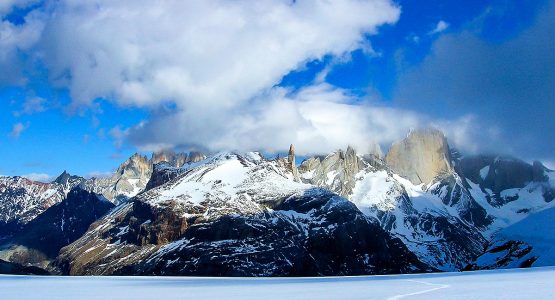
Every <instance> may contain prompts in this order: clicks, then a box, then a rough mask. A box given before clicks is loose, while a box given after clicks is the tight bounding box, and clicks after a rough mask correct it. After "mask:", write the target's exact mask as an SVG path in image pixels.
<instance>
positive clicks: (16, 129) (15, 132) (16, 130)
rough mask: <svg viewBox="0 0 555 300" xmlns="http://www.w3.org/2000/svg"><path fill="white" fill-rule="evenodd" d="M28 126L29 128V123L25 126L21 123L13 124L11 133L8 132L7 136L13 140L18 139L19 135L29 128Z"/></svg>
mask: <svg viewBox="0 0 555 300" xmlns="http://www.w3.org/2000/svg"><path fill="white" fill-rule="evenodd" d="M29 126H30V123H29V122H27V123H25V124H23V123H21V122H18V123H15V124H14V125H13V127H12V131H11V132H10V134H9V136H10V137H11V138H13V139H18V138H19V137H20V136H21V133H23V131H25V130H26V129H27V128H29Z"/></svg>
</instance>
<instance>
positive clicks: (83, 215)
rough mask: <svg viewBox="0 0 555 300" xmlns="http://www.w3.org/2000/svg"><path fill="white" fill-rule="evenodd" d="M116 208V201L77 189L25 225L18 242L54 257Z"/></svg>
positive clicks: (17, 238) (16, 239)
mask: <svg viewBox="0 0 555 300" xmlns="http://www.w3.org/2000/svg"><path fill="white" fill-rule="evenodd" d="M113 207H114V204H112V203H110V202H109V201H106V200H101V199H99V198H98V196H97V195H95V194H94V193H90V192H87V191H84V190H82V189H80V188H75V189H73V190H72V191H71V192H69V194H68V195H67V198H66V199H65V200H63V201H62V202H60V203H59V204H56V205H54V206H52V207H51V208H49V209H48V210H46V211H45V212H44V213H43V214H41V215H40V216H38V217H37V218H36V219H34V220H33V221H31V222H29V223H28V224H27V225H25V227H23V229H22V232H21V233H20V234H19V235H18V236H17V237H16V238H15V242H16V243H18V244H20V245H25V246H27V247H29V248H33V249H37V250H40V251H41V252H43V253H45V254H46V255H47V256H49V257H55V256H56V255H58V251H60V249H61V248H62V247H63V246H65V245H68V244H71V243H72V242H73V241H75V240H77V239H78V238H80V237H81V236H82V235H83V234H84V233H85V232H86V231H87V229H88V228H89V226H90V225H91V224H92V223H93V222H94V221H96V220H98V219H99V218H100V217H102V216H103V215H104V214H106V213H107V212H108V211H109V210H110V209H112V208H113Z"/></svg>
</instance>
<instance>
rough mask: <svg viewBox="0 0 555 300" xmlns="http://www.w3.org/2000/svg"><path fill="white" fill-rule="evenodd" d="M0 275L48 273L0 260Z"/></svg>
mask: <svg viewBox="0 0 555 300" xmlns="http://www.w3.org/2000/svg"><path fill="white" fill-rule="evenodd" d="M0 274H12V275H49V274H50V273H48V271H46V270H43V269H41V268H37V267H27V266H22V265H20V264H16V263H11V262H8V261H5V260H1V259H0Z"/></svg>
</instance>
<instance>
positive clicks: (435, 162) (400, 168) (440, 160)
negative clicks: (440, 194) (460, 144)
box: [385, 129, 452, 184]
mask: <svg viewBox="0 0 555 300" xmlns="http://www.w3.org/2000/svg"><path fill="white" fill-rule="evenodd" d="M385 161H386V163H387V164H388V165H389V166H390V167H391V169H392V170H393V171H394V172H395V173H397V174H399V175H400V176H402V177H405V178H406V179H408V180H410V181H411V182H412V183H414V184H421V183H424V184H429V183H430V182H432V181H433V180H434V179H436V178H437V177H438V176H441V175H445V174H449V173H450V172H451V169H452V166H451V152H450V150H449V145H448V144H447V139H446V138H445V136H444V135H443V133H442V132H441V131H439V130H436V129H424V130H411V132H410V133H409V135H408V136H407V137H406V138H405V139H404V140H402V141H400V142H397V143H394V144H393V145H392V146H391V148H390V149H389V151H388V152H387V155H386V157H385Z"/></svg>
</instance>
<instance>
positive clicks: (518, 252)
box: [464, 241, 538, 271]
mask: <svg viewBox="0 0 555 300" xmlns="http://www.w3.org/2000/svg"><path fill="white" fill-rule="evenodd" d="M531 251H532V246H530V245H528V244H526V243H524V242H521V241H506V242H504V243H502V244H499V245H492V246H491V247H490V248H488V249H487V250H486V251H485V252H484V253H483V254H482V256H485V255H492V256H496V259H495V260H494V261H493V260H492V261H489V262H488V263H485V264H484V263H482V264H477V263H472V264H469V265H468V266H466V267H465V268H464V270H465V271H470V270H495V269H500V268H504V267H507V266H508V265H509V264H515V265H514V266H515V267H518V268H529V267H531V266H532V265H533V264H534V262H535V261H536V260H537V259H538V257H535V256H532V257H529V258H526V259H523V258H524V257H525V256H527V255H528V254H529V253H530V252H531Z"/></svg>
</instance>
